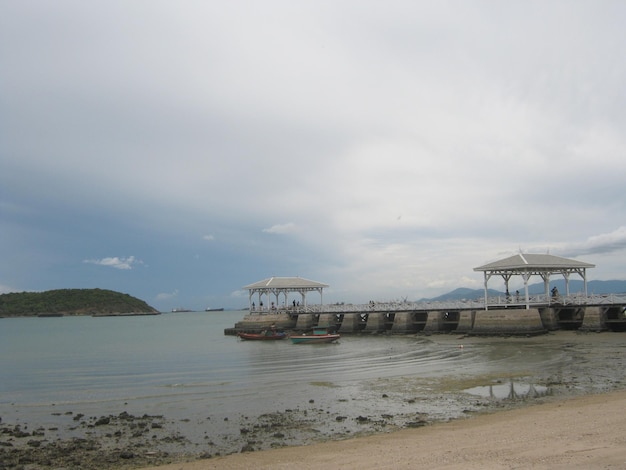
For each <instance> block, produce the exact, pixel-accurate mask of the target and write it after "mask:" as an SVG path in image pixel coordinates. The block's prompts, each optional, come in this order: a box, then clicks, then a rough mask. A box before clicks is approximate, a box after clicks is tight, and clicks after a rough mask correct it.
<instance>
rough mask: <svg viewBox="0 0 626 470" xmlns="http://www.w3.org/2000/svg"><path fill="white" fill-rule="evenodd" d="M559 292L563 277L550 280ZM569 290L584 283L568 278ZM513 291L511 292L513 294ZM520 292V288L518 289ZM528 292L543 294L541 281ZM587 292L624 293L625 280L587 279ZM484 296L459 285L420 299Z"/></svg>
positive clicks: (580, 288)
mask: <svg viewBox="0 0 626 470" xmlns="http://www.w3.org/2000/svg"><path fill="white" fill-rule="evenodd" d="M555 286H556V288H557V289H558V290H559V292H561V293H565V279H555V280H554V281H550V289H552V288H553V287H555ZM569 291H570V293H571V294H575V293H577V292H584V284H583V281H582V280H578V279H570V281H569ZM514 292H515V291H513V292H511V294H513V293H514ZM520 292H522V290H521V289H520ZM528 293H529V294H531V295H536V294H543V293H544V287H543V283H542V282H539V283H536V284H530V285H529V286H528ZM587 293H588V294H589V295H591V294H624V293H626V281H588V282H587ZM504 294H505V293H504V291H499V290H495V289H489V290H488V295H489V296H490V297H497V296H503V295H504ZM484 297H485V290H484V289H468V288H466V287H460V288H458V289H454V290H453V291H451V292H448V293H447V294H443V295H440V296H439V297H433V298H432V299H420V301H431V302H442V301H447V300H463V299H465V300H475V299H482V298H484Z"/></svg>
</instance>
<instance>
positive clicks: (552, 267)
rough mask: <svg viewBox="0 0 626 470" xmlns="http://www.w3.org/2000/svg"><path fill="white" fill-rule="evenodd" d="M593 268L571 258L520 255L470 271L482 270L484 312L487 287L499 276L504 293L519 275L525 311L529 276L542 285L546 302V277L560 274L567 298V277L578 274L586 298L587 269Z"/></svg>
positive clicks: (547, 290) (486, 302) (528, 301)
mask: <svg viewBox="0 0 626 470" xmlns="http://www.w3.org/2000/svg"><path fill="white" fill-rule="evenodd" d="M588 268H595V265H594V264H590V263H583V262H582V261H576V260H573V259H567V258H561V257H559V256H553V255H537V254H523V253H519V254H517V255H514V256H511V257H509V258H504V259H501V260H499V261H494V262H493V263H489V264H485V265H484V266H479V267H478V268H474V271H482V272H483V273H484V276H485V309H487V304H488V295H487V291H488V289H487V284H488V282H489V279H490V278H491V277H492V276H494V275H497V276H501V277H502V278H503V279H504V285H505V286H506V292H507V294H508V292H509V280H510V279H511V277H513V276H522V279H523V280H524V293H525V303H526V308H527V309H528V308H530V305H529V303H530V298H529V295H528V280H529V279H530V278H531V276H540V277H541V278H542V279H543V284H544V286H545V296H546V299H549V298H550V291H549V289H550V276H551V275H555V274H558V275H561V276H563V277H564V278H565V295H566V296H568V295H569V277H570V275H571V274H578V275H579V276H580V277H582V279H583V284H584V291H585V297H587V269H588Z"/></svg>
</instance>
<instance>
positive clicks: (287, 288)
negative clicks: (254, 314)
mask: <svg viewBox="0 0 626 470" xmlns="http://www.w3.org/2000/svg"><path fill="white" fill-rule="evenodd" d="M324 287H328V284H322V283H321V282H316V281H311V280H309V279H304V278H301V277H270V278H268V279H263V280H262V281H258V282H255V283H254V284H249V285H247V286H244V287H243V289H247V290H248V302H249V304H250V305H249V307H250V310H251V311H252V310H256V309H257V308H258V309H259V310H263V296H264V295H265V296H267V299H266V301H267V303H268V305H267V306H266V307H265V308H266V309H270V310H277V309H278V308H279V305H280V298H281V296H282V297H283V305H284V306H285V307H287V306H289V294H290V293H296V294H299V296H300V300H296V299H292V304H293V305H297V306H302V307H305V308H306V306H307V298H306V294H307V293H308V292H319V294H320V305H322V304H323V300H324V298H323V290H324ZM255 296H257V297H256V298H257V303H256V304H255V302H254V297H255Z"/></svg>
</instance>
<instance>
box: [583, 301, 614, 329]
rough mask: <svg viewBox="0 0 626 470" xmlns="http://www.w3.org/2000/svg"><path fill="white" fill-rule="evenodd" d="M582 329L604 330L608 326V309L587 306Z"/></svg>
mask: <svg viewBox="0 0 626 470" xmlns="http://www.w3.org/2000/svg"><path fill="white" fill-rule="evenodd" d="M580 329H581V330H589V331H604V330H606V329H607V327H606V309H605V308H604V307H598V306H596V307H585V310H584V317H583V324H582V326H581V327H580Z"/></svg>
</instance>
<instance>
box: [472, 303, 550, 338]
mask: <svg viewBox="0 0 626 470" xmlns="http://www.w3.org/2000/svg"><path fill="white" fill-rule="evenodd" d="M545 332H546V328H545V327H544V326H543V323H542V322H541V315H540V314H539V310H537V309H536V308H532V309H528V310H526V309H506V308H504V309H497V310H483V311H480V312H476V318H475V319H474V327H473V328H472V330H471V333H472V334H478V335H499V334H539V333H545Z"/></svg>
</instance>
